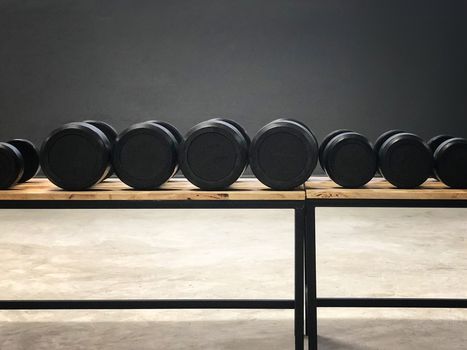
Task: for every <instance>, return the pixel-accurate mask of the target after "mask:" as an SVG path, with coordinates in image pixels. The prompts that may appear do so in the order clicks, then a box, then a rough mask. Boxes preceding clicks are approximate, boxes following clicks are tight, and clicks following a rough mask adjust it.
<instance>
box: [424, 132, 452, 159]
mask: <svg viewBox="0 0 467 350" xmlns="http://www.w3.org/2000/svg"><path fill="white" fill-rule="evenodd" d="M453 138H454V136H450V135H437V136H434V137H432V138H431V139H430V140H428V142H427V144H428V146H429V147H430V149H431V151H432V152H433V154H434V153H435V151H436V149H437V148H438V147H439V146H440V145H441V144H442V143H443V142H444V141H447V140H449V139H453Z"/></svg>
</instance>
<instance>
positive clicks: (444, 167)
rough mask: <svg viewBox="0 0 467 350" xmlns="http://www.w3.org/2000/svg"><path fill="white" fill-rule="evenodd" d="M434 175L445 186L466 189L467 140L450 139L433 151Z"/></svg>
mask: <svg viewBox="0 0 467 350" xmlns="http://www.w3.org/2000/svg"><path fill="white" fill-rule="evenodd" d="M434 158H435V174H436V177H437V178H438V179H439V180H440V181H442V182H443V183H444V184H445V185H447V186H449V187H453V188H467V139H464V138H458V137H456V138H450V139H447V140H445V141H444V142H443V143H441V144H440V145H439V146H438V147H437V148H436V151H435V154H434Z"/></svg>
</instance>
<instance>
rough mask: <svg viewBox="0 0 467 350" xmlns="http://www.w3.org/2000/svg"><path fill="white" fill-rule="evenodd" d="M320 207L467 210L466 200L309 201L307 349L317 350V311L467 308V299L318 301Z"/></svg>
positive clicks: (307, 210) (307, 203) (306, 272)
mask: <svg viewBox="0 0 467 350" xmlns="http://www.w3.org/2000/svg"><path fill="white" fill-rule="evenodd" d="M318 207H360V208H467V200H416V199H307V200H306V205H305V211H306V214H305V217H306V232H305V293H306V302H305V309H306V310H305V314H306V315H305V323H306V325H305V331H306V334H307V335H308V349H309V350H316V349H318V331H317V324H318V320H317V308H318V307H343V308H348V307H358V308H368V307H377V308H467V299H461V298H459V299H428V298H319V297H318V296H317V295H316V283H317V279H316V220H315V215H316V211H315V209H316V208H318Z"/></svg>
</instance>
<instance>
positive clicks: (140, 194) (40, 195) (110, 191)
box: [0, 177, 467, 201]
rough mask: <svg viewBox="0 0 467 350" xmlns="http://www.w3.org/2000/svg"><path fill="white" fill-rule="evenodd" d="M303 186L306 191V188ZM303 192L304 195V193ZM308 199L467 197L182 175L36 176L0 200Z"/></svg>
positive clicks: (435, 187)
mask: <svg viewBox="0 0 467 350" xmlns="http://www.w3.org/2000/svg"><path fill="white" fill-rule="evenodd" d="M305 189H306V191H305ZM305 195H306V197H305ZM305 198H307V199H417V200H467V190H461V189H451V188H448V187H446V186H445V185H443V184H442V183H440V182H438V181H434V180H432V179H430V180H428V181H427V182H426V183H425V184H423V186H421V187H420V188H417V189H397V188H395V187H394V186H392V185H391V184H389V183H388V182H387V181H385V180H384V179H381V178H375V179H373V180H372V181H370V183H368V184H367V185H366V186H365V187H363V188H358V189H347V188H342V187H339V186H338V185H336V184H335V183H334V182H332V181H331V180H329V179H328V178H326V177H313V178H311V179H310V180H309V181H308V182H307V183H306V184H305V186H304V187H303V186H301V187H299V188H297V189H295V190H293V191H275V190H271V189H269V188H268V187H266V186H264V185H263V184H261V183H260V182H259V181H258V180H256V179H253V178H242V179H240V180H238V181H237V182H236V183H235V184H233V185H232V186H231V187H230V188H229V189H226V190H222V191H202V190H199V189H198V188H197V187H195V186H194V185H192V184H190V183H189V182H188V181H187V180H185V179H179V178H177V179H172V180H170V181H168V182H167V183H166V184H164V185H163V186H161V188H160V189H157V190H153V191H136V190H133V189H132V188H130V187H128V186H126V185H125V184H124V183H122V182H121V181H120V180H117V179H108V180H106V181H104V182H103V183H101V184H99V185H97V186H95V187H93V188H91V189H89V190H87V191H64V190H62V189H60V188H58V187H56V186H55V185H53V184H52V183H51V182H50V181H49V180H47V179H41V178H35V179H32V180H30V181H29V182H27V183H25V184H20V185H17V186H15V187H13V188H11V189H9V190H0V200H138V201H145V200H147V201H152V200H161V201H168V200H304V199H305Z"/></svg>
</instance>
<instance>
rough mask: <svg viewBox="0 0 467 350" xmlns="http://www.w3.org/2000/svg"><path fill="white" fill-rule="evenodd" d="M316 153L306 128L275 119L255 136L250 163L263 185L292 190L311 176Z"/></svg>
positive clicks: (316, 148) (316, 147)
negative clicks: (274, 121)
mask: <svg viewBox="0 0 467 350" xmlns="http://www.w3.org/2000/svg"><path fill="white" fill-rule="evenodd" d="M306 133H308V134H306ZM307 135H308V136H307ZM317 153H318V145H317V144H316V140H315V139H314V138H313V137H312V135H309V132H308V131H305V130H304V129H303V128H300V129H298V127H297V126H296V125H295V126H288V125H287V124H286V122H277V123H274V124H268V125H266V126H265V127H263V128H262V129H261V130H260V131H259V132H258V134H257V135H256V136H255V139H254V140H253V143H252V147H251V152H250V163H251V164H250V165H251V168H252V170H253V173H254V174H255V175H256V177H257V178H258V179H259V180H260V181H261V182H262V183H263V184H265V185H266V186H269V187H271V188H274V189H278V190H287V189H293V188H295V187H297V186H299V185H301V184H303V183H304V182H305V181H306V180H307V179H308V178H309V177H310V176H311V173H312V172H313V170H314V168H315V167H316V162H317V158H318V155H317Z"/></svg>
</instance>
